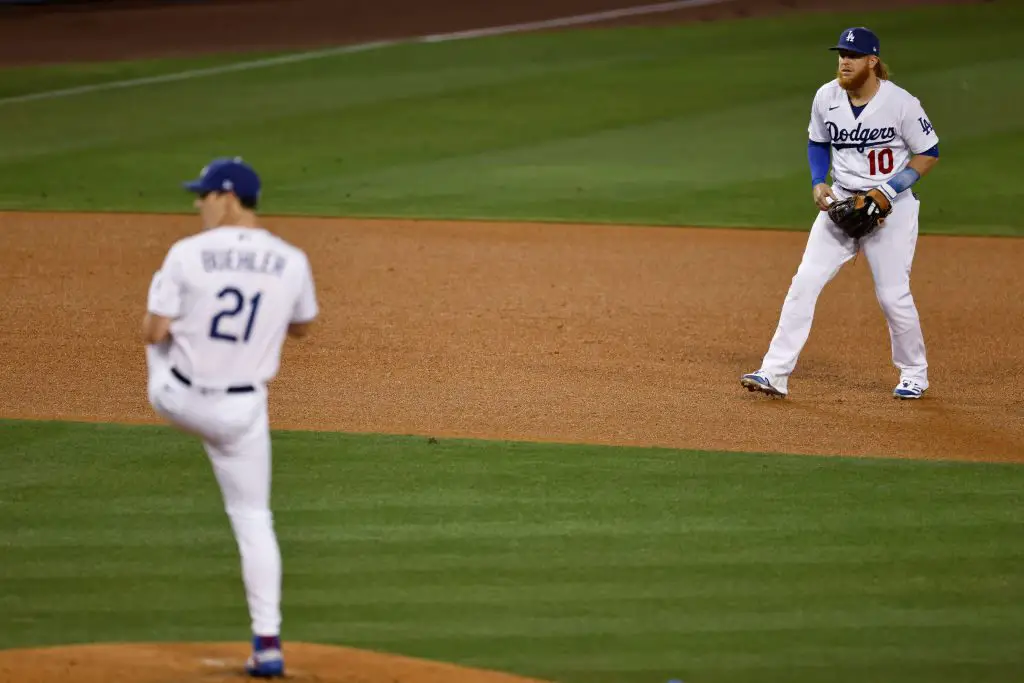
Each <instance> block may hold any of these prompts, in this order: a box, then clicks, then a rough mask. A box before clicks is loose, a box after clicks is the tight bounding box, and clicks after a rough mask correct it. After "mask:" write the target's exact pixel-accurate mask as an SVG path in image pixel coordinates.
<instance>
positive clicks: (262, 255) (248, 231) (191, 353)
mask: <svg viewBox="0 0 1024 683" xmlns="http://www.w3.org/2000/svg"><path fill="white" fill-rule="evenodd" d="M148 309H149V311H150V312H151V313H154V314H156V315H161V316H164V317H167V318H172V319H173V322H172V323H171V337H172V339H171V348H170V350H169V356H170V362H171V364H172V365H173V366H174V367H176V368H177V369H178V370H179V371H180V372H181V373H182V374H184V375H186V376H187V377H189V378H190V379H191V380H192V382H193V384H194V385H196V386H201V387H209V388H224V387H228V386H235V385H245V384H257V385H258V384H264V383H266V382H269V381H270V380H271V379H273V378H274V376H275V375H276V374H277V371H278V367H279V365H280V360H281V346H282V345H283V343H284V340H285V335H286V334H287V332H288V325H289V324H290V323H293V322H295V323H301V322H309V321H311V320H312V319H313V318H315V317H316V315H317V313H318V306H317V300H316V292H315V289H314V285H313V275H312V271H311V269H310V265H309V260H308V258H307V257H306V254H305V252H303V251H302V250H301V249H299V248H298V247H295V246H293V245H291V244H289V243H288V242H286V241H284V240H283V239H281V238H279V237H277V236H275V235H273V234H271V233H270V232H268V231H266V230H263V229H260V228H239V227H220V228H215V229H212V230H207V231H205V232H202V233H200V234H198V235H193V236H191V237H187V238H185V239H182V240H179V241H178V242H176V243H175V244H174V245H173V246H172V247H171V248H170V250H169V251H168V252H167V256H166V258H165V259H164V262H163V265H162V266H161V267H160V270H158V271H157V272H156V273H155V274H154V276H153V281H152V283H151V285H150V289H149V300H148Z"/></svg>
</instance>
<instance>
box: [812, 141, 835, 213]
mask: <svg viewBox="0 0 1024 683" xmlns="http://www.w3.org/2000/svg"><path fill="white" fill-rule="evenodd" d="M829 147H830V145H829V143H827V142H816V141H814V140H808V141H807V163H808V164H809V165H810V167H811V196H812V197H813V198H814V203H815V204H817V206H818V208H819V209H821V210H822V211H825V210H827V209H828V205H829V199H831V200H832V201H835V199H836V196H835V194H833V193H832V187H831V186H830V185H829V184H828V183H826V182H825V178H826V177H827V176H828V169H829V167H830V166H831V165H832V152H831V150H830V149H829Z"/></svg>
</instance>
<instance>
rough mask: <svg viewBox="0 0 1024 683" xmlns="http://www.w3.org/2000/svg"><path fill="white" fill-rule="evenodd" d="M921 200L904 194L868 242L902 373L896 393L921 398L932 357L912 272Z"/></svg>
mask: <svg viewBox="0 0 1024 683" xmlns="http://www.w3.org/2000/svg"><path fill="white" fill-rule="evenodd" d="M920 206H921V205H920V202H919V201H918V200H917V199H916V198H914V197H913V196H912V195H909V194H908V195H907V196H905V197H901V198H900V199H899V200H897V201H896V202H895V203H894V204H893V207H892V213H891V214H889V216H888V218H886V220H885V224H884V225H882V226H881V227H880V228H879V229H878V230H877V231H876V232H875V233H873V234H872V235H871V236H870V237H869V238H868V239H866V240H865V241H864V255H865V256H866V257H867V259H868V264H869V265H870V266H871V274H872V277H874V280H875V296H876V297H877V299H878V303H879V305H880V306H881V307H882V312H883V313H885V319H886V322H887V323H888V325H889V338H890V340H891V343H892V362H893V365H895V366H896V368H897V369H898V370H899V371H900V379H899V383H898V384H897V386H896V388H895V389H894V390H893V395H894V396H895V397H897V398H909V399H914V398H920V397H921V396H922V395H923V394H924V392H925V391H926V390H927V389H928V360H927V356H926V353H925V344H924V334H923V332H922V331H921V320H920V317H919V316H918V312H917V305H916V304H915V303H914V297H913V295H912V294H911V292H910V271H911V267H912V264H913V261H914V252H915V250H916V247H917V234H918V214H919V212H920Z"/></svg>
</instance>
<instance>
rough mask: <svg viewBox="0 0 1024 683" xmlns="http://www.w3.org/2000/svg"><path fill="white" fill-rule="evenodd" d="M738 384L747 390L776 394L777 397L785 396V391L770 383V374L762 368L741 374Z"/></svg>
mask: <svg viewBox="0 0 1024 683" xmlns="http://www.w3.org/2000/svg"><path fill="white" fill-rule="evenodd" d="M740 384H741V385H743V386H744V387H746V388H747V390H748V391H760V392H761V393H762V394H768V395H769V396H778V397H779V398H785V397H786V393H787V392H785V391H782V390H781V389H778V388H776V387H775V385H773V384H772V379H771V375H769V374H768V373H767V372H765V371H764V370H758V371H757V372H751V373H749V374H747V375H743V377H740Z"/></svg>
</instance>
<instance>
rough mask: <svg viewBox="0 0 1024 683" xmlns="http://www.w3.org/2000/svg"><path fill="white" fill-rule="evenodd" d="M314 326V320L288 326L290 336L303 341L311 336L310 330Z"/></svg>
mask: <svg viewBox="0 0 1024 683" xmlns="http://www.w3.org/2000/svg"><path fill="white" fill-rule="evenodd" d="M312 326H313V321H312V320H307V321H306V322H304V323H290V324H289V325H288V336H289V337H295V338H296V339H302V338H303V337H305V336H306V335H307V334H309V328H310V327H312Z"/></svg>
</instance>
